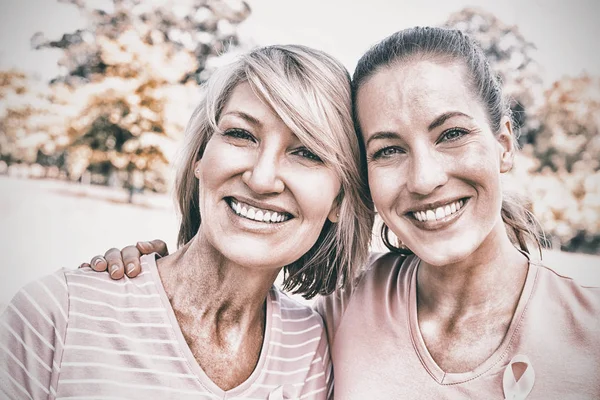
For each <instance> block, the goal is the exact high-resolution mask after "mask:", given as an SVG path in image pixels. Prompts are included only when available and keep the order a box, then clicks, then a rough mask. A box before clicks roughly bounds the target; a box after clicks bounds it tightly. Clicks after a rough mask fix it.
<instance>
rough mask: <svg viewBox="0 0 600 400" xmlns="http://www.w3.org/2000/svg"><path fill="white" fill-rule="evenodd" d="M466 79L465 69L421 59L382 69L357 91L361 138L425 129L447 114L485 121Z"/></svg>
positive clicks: (451, 63) (461, 65) (452, 64)
mask: <svg viewBox="0 0 600 400" xmlns="http://www.w3.org/2000/svg"><path fill="white" fill-rule="evenodd" d="M467 76H468V75H467V70H466V67H465V66H464V65H463V64H461V63H458V62H443V63H441V62H435V61H425V60H420V61H411V62H404V63H399V64H395V65H391V66H387V67H384V68H383V69H381V70H379V71H378V72H376V73H375V74H374V75H373V76H371V77H370V78H369V79H367V81H366V82H365V83H364V84H363V85H362V86H361V87H360V89H359V91H358V95H357V110H358V118H359V121H360V126H361V130H362V132H363V135H365V136H367V137H368V136H369V135H370V134H373V133H375V132H380V131H395V130H397V129H398V128H399V127H407V126H409V127H420V126H427V125H429V123H431V121H432V120H433V119H435V118H436V117H437V116H439V115H441V114H443V113H446V112H449V111H460V112H462V113H464V114H467V115H469V116H471V117H473V118H475V119H478V118H482V117H483V118H485V113H484V112H483V111H484V110H483V108H482V107H481V105H480V102H479V101H478V99H477V98H476V96H475V95H474V93H473V92H472V90H471V88H470V85H469V81H468V79H467Z"/></svg>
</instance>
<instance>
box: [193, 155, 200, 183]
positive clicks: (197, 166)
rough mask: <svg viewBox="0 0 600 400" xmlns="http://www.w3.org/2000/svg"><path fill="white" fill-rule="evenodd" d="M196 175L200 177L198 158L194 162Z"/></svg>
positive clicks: (197, 177)
mask: <svg viewBox="0 0 600 400" xmlns="http://www.w3.org/2000/svg"><path fill="white" fill-rule="evenodd" d="M194 176H195V177H196V179H200V160H196V162H195V163H194Z"/></svg>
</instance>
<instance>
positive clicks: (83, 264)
mask: <svg viewBox="0 0 600 400" xmlns="http://www.w3.org/2000/svg"><path fill="white" fill-rule="evenodd" d="M86 267H88V268H91V265H90V264H89V263H81V264H80V265H79V267H77V268H86Z"/></svg>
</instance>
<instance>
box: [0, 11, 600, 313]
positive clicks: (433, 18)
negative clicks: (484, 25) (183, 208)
mask: <svg viewBox="0 0 600 400" xmlns="http://www.w3.org/2000/svg"><path fill="white" fill-rule="evenodd" d="M99 3H102V2H101V1H99ZM248 3H249V4H250V6H251V7H252V14H251V16H250V17H249V19H248V20H247V21H245V22H244V23H243V25H242V26H241V28H240V29H239V31H238V32H239V35H240V37H241V38H243V39H244V40H245V41H247V42H248V43H254V44H272V43H301V44H306V45H309V46H313V47H317V48H320V49H323V50H325V51H327V52H329V53H331V54H333V55H334V56H336V57H337V58H339V59H340V60H342V62H344V64H345V65H346V66H347V67H348V68H349V69H350V70H352V69H353V68H354V66H355V63H356V60H357V59H358V57H359V56H360V55H361V54H362V53H363V52H364V50H366V48H368V47H369V46H370V45H372V44H374V43H375V42H376V41H378V40H379V39H381V38H383V37H384V36H385V35H388V34H390V33H392V32H394V31H396V30H399V29H402V28H404V27H409V26H413V25H438V24H440V23H442V22H443V21H444V20H445V19H446V18H447V17H448V15H449V14H450V13H452V12H455V11H458V10H460V9H462V8H464V7H465V6H478V7H481V8H483V9H484V10H487V11H491V12H493V13H494V14H496V15H497V16H498V17H499V18H501V19H502V20H503V21H504V22H506V23H509V24H515V25H518V27H519V29H520V31H521V32H522V33H523V35H524V36H525V37H526V38H527V39H528V40H530V41H532V42H533V43H534V44H535V45H536V46H537V48H538V51H537V52H536V59H537V61H538V62H540V63H541V64H542V66H543V67H544V81H545V82H551V81H553V80H556V79H558V78H560V77H561V76H563V75H572V76H575V75H578V74H580V73H581V72H583V71H586V72H588V73H590V74H592V75H596V76H597V75H600V52H599V51H597V48H590V43H594V42H595V41H596V40H597V39H598V38H600V24H598V17H600V2H598V1H593V0H589V1H586V0H576V1H568V2H567V1H556V0H548V1H541V0H521V1H516V0H504V1H501V2H498V1H469V2H466V1H460V0H449V1H443V2H426V1H423V2H419V3H418V4H417V2H408V1H383V0H370V1H357V2H351V1H340V0H336V1H317V0H304V1H296V2H291V1H282V0H254V1H252V0H251V1H248ZM3 10H4V11H3ZM79 24H81V21H80V17H79V15H78V12H77V10H76V9H75V8H74V7H72V6H67V5H63V4H60V3H57V2H55V1H54V0H12V1H6V0H4V1H1V2H0V67H12V66H16V67H19V68H21V69H24V70H26V71H31V72H34V73H35V74H37V75H38V76H40V77H41V78H43V79H48V78H50V77H52V76H55V75H57V73H58V67H57V66H56V59H57V56H58V52H54V51H51V50H44V51H36V52H33V51H30V50H29V40H30V38H31V36H32V35H33V34H34V33H35V32H36V31H43V32H45V34H46V35H47V36H48V37H54V36H56V35H59V34H62V33H63V32H66V31H70V30H73V29H76V28H77V27H78V26H79ZM176 229H177V220H176V215H175V213H174V211H173V207H172V202H171V200H170V197H169V196H168V195H145V196H144V197H143V198H142V199H141V200H138V201H137V205H130V204H127V194H126V193H125V191H124V190H123V191H122V190H115V189H109V188H105V187H95V186H94V187H86V186H82V185H77V184H69V183H65V182H57V181H37V180H22V179H18V178H14V177H0V255H1V257H2V262H1V265H2V266H1V267H0V274H1V275H0V307H1V305H2V304H5V303H6V302H8V301H9V300H10V298H11V297H12V295H13V294H14V293H15V292H16V290H18V288H19V287H20V286H22V285H23V284H25V283H26V282H28V281H31V280H32V279H35V278H37V277H39V276H41V275H44V274H47V273H50V272H52V271H54V270H56V269H57V268H60V267H69V268H74V267H76V266H77V265H79V264H80V263H81V262H83V261H87V260H89V259H90V258H91V257H92V256H93V255H95V254H98V253H99V252H101V251H104V250H106V249H108V248H110V247H122V246H125V245H127V244H132V243H134V242H135V241H137V240H147V239H153V238H162V239H164V240H166V241H167V243H168V244H169V247H170V249H171V250H173V249H174V248H175V247H174V243H175V236H176ZM545 260H546V263H547V264H549V265H550V266H552V267H554V268H556V269H558V270H559V271H561V272H562V273H564V274H567V275H572V276H574V277H575V278H576V279H578V280H579V281H581V282H582V283H584V284H589V285H600V269H599V268H596V267H597V266H598V265H599V264H600V262H599V258H598V257H594V256H587V255H579V254H578V255H569V254H566V253H557V252H551V253H549V254H547V256H546V257H545Z"/></svg>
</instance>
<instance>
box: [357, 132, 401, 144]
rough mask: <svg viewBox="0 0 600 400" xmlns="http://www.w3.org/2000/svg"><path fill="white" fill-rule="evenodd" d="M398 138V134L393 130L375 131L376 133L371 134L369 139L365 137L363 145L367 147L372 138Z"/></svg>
mask: <svg viewBox="0 0 600 400" xmlns="http://www.w3.org/2000/svg"><path fill="white" fill-rule="evenodd" d="M399 138H400V136H398V135H397V134H395V133H394V132H377V133H376V134H374V135H373V136H371V137H370V138H369V139H367V143H366V144H365V147H369V143H371V142H372V141H373V140H382V139H399Z"/></svg>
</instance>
